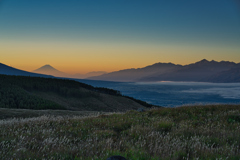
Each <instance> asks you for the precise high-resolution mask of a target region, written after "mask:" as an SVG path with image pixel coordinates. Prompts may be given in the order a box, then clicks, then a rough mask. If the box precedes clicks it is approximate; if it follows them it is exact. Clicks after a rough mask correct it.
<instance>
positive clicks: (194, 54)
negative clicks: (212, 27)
mask: <svg viewBox="0 0 240 160" xmlns="http://www.w3.org/2000/svg"><path fill="white" fill-rule="evenodd" d="M0 53H1V62H0V63H4V64H7V65H11V66H12V67H15V68H18V69H22V70H26V71H33V70H35V69H37V68H39V67H41V66H43V65H46V64H49V65H51V66H53V67H54V68H56V69H58V70H60V71H62V72H65V73H70V74H76V73H81V74H84V73H87V72H92V71H106V72H112V71H118V70H122V69H129V68H142V67H145V66H148V65H152V64H154V63H158V62H162V63H169V62H172V63H175V64H182V65H185V64H189V63H194V62H196V61H199V60H201V59H208V60H216V61H222V60H226V61H232V60H233V59H234V61H235V62H237V63H239V62H240V57H239V49H238V48H226V47H225V48H211V47H205V48H200V47H197V46H190V45H189V46H186V45H185V46H183V45H176V44H164V43H163V44H158V45H156V44H144V43H142V44H139V43H138V44H127V43H119V44H114V43H112V44H111V43H87V42H75V43H63V42H39V43H36V42H35V43H32V42H24V41H23V42H1V45H0ZM226 53H228V54H226ZM229 53H231V56H229Z"/></svg>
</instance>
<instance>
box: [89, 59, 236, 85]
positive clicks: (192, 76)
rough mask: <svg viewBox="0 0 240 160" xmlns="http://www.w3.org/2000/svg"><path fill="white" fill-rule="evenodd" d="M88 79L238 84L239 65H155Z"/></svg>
mask: <svg viewBox="0 0 240 160" xmlns="http://www.w3.org/2000/svg"><path fill="white" fill-rule="evenodd" d="M89 79H92V80H105V81H120V82H152V81H153V82H156V81H194V82H240V64H239V63H238V64H237V63H234V62H228V61H221V62H217V61H214V60H212V61H208V60H206V59H203V60H201V61H199V62H196V63H192V64H189V65H176V64H172V63H156V64H153V65H150V66H147V67H144V68H137V69H125V70H120V71H116V72H111V73H108V74H104V75H101V76H94V77H90V78H89Z"/></svg>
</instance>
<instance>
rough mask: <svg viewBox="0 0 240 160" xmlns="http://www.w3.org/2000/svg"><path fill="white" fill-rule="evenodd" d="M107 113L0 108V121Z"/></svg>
mask: <svg viewBox="0 0 240 160" xmlns="http://www.w3.org/2000/svg"><path fill="white" fill-rule="evenodd" d="M104 113H107V112H97V111H68V110H38V111H36V110H32V109H7V108H0V120H4V119H12V118H18V119H19V118H33V117H39V116H67V117H71V116H95V115H99V114H104Z"/></svg>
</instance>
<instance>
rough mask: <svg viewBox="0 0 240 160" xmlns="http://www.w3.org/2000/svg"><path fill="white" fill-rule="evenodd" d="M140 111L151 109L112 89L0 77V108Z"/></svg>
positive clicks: (29, 78) (30, 78)
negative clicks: (141, 109) (139, 109)
mask: <svg viewBox="0 0 240 160" xmlns="http://www.w3.org/2000/svg"><path fill="white" fill-rule="evenodd" d="M141 107H143V108H145V107H151V105H150V104H147V103H146V102H143V101H140V100H136V99H134V98H131V97H127V96H122V95H121V93H120V92H119V91H116V90H113V89H107V88H97V87H93V86H90V85H87V84H84V83H80V82H76V81H73V80H67V79H56V78H40V77H26V76H9V75H0V108H18V109H58V110H59V109H61V110H76V111H111V112H112V111H126V110H131V109H138V108H141Z"/></svg>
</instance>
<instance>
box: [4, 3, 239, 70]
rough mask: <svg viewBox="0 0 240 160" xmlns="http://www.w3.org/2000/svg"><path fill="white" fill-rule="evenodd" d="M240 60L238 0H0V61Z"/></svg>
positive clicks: (110, 64) (113, 66)
mask: <svg viewBox="0 0 240 160" xmlns="http://www.w3.org/2000/svg"><path fill="white" fill-rule="evenodd" d="M204 58H206V59H208V60H212V59H214V60H217V61H221V60H227V61H234V62H238V63H239V62H240V1H239V0H0V60H1V61H0V63H4V64H7V65H11V66H13V67H16V68H19V69H23V70H27V71H32V70H35V69H37V68H39V67H41V66H42V65H45V64H50V65H52V66H53V67H55V68H57V69H59V70H61V71H64V72H68V73H86V72H90V71H108V72H110V71H115V70H120V69H126V68H138V67H144V66H146V65H150V64H153V63H157V62H173V63H177V64H188V63H192V62H196V61H199V60H201V59H204Z"/></svg>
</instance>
